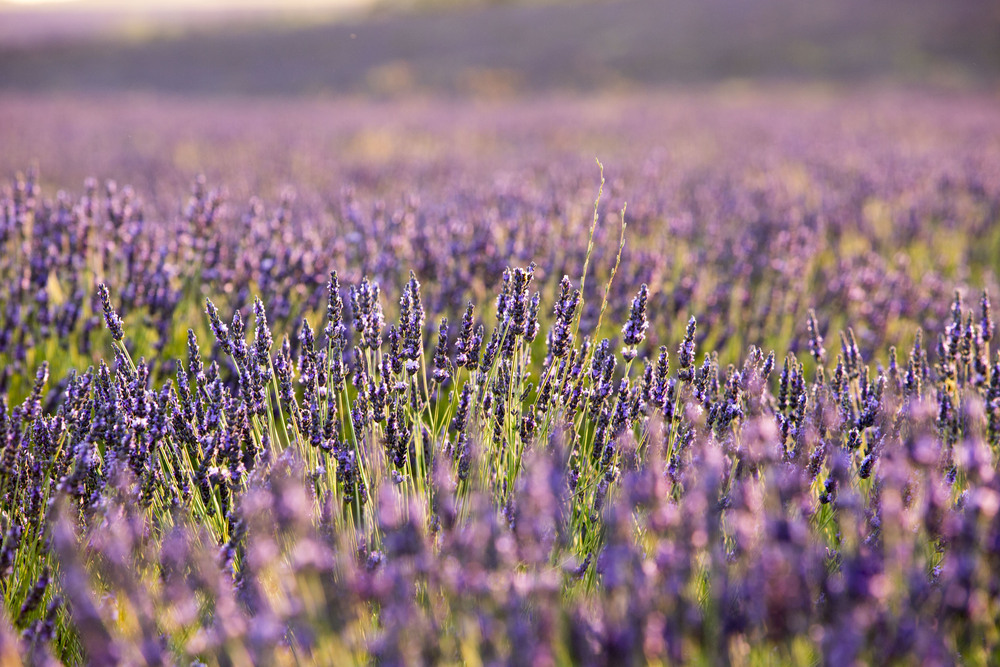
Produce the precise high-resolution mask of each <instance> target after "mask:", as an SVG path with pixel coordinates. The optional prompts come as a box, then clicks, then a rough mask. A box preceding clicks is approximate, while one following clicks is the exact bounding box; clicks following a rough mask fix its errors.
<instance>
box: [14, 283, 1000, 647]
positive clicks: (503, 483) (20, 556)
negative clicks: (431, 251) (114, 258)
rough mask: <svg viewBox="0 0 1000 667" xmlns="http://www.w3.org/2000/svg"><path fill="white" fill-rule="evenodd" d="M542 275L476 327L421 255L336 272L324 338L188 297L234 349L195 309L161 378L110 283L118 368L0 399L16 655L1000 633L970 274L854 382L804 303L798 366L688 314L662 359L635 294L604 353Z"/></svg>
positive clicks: (261, 314)
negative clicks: (364, 272) (437, 305)
mask: <svg viewBox="0 0 1000 667" xmlns="http://www.w3.org/2000/svg"><path fill="white" fill-rule="evenodd" d="M534 272H535V268H534V266H529V267H527V268H515V269H512V270H508V271H506V272H505V273H504V276H503V280H502V286H501V291H500V294H499V295H498V296H497V299H496V302H495V303H496V305H495V312H494V316H493V318H492V320H493V321H494V322H496V324H495V326H492V327H490V328H489V329H487V328H486V327H485V326H484V325H483V324H482V323H481V322H480V319H481V318H480V317H479V316H478V315H477V310H476V308H475V307H474V306H473V305H472V304H470V305H469V306H468V308H467V310H466V314H465V316H464V317H463V318H462V321H461V324H460V326H458V327H455V328H454V329H452V328H451V327H449V325H448V322H447V321H446V320H445V319H441V320H439V321H438V322H437V323H435V324H434V325H433V326H432V323H430V322H428V321H427V317H428V316H427V313H426V311H425V307H424V304H423V298H422V290H421V285H420V283H419V282H418V281H417V280H416V278H415V277H413V276H411V277H410V280H409V281H408V282H407V283H406V284H405V286H404V288H403V290H402V297H401V299H400V302H399V307H398V312H399V315H398V319H397V320H394V321H392V323H391V324H388V325H387V323H386V316H385V314H384V311H383V304H382V296H381V292H380V289H379V287H378V285H377V284H375V283H372V282H370V281H368V280H366V279H365V280H362V281H361V282H360V283H358V284H357V285H355V286H352V287H351V288H350V289H349V290H342V288H341V286H340V283H339V279H338V276H337V275H336V274H335V273H334V274H331V275H330V277H329V282H328V290H327V299H326V316H325V320H324V322H323V326H322V329H321V333H317V332H315V331H314V330H313V328H312V327H311V325H310V324H309V322H308V320H303V322H302V324H301V326H300V327H299V328H298V331H297V332H295V337H296V338H297V340H298V345H297V346H296V350H295V351H293V350H292V347H291V345H290V342H289V339H288V338H287V337H286V338H285V339H284V340H283V341H282V342H281V343H280V344H275V342H274V337H273V335H272V333H271V331H270V329H269V326H268V322H267V314H266V310H265V307H264V304H263V302H261V301H259V300H258V301H257V302H256V303H255V304H254V307H253V320H252V325H251V323H250V322H247V323H244V321H243V318H242V316H241V314H240V312H239V311H236V312H235V314H234V315H233V317H232V320H231V323H229V324H227V323H226V322H224V321H223V319H222V316H221V314H220V312H219V310H218V309H217V308H216V307H215V305H214V304H213V303H212V302H211V301H208V302H207V315H208V317H207V320H208V323H209V326H210V328H211V330H212V332H213V335H214V338H215V342H216V343H217V345H218V347H219V348H220V349H221V351H222V353H223V354H224V355H225V359H226V364H225V366H224V365H220V363H219V362H217V361H207V360H206V359H204V357H203V355H202V352H201V349H200V344H199V341H198V339H197V336H196V335H195V334H194V332H189V334H188V349H187V355H186V358H185V359H183V360H181V361H180V362H179V363H177V365H176V377H175V380H174V382H169V381H168V382H162V383H154V382H151V379H150V371H149V366H148V365H147V364H146V362H145V361H144V360H140V361H139V362H138V363H134V362H133V360H132V357H131V355H130V353H129V350H128V347H127V346H126V344H125V339H126V330H125V328H124V326H123V322H122V320H121V318H120V317H119V315H118V313H117V312H116V308H115V305H114V303H113V301H112V297H111V294H110V292H109V290H108V289H107V288H106V287H105V286H104V285H103V284H102V285H101V286H100V289H99V290H98V294H99V297H100V301H101V304H102V306H101V308H102V315H103V320H104V323H105V324H106V327H107V329H108V333H109V334H110V339H111V342H112V345H113V348H112V349H113V350H114V351H115V357H116V358H115V363H114V364H113V366H114V368H113V370H112V368H110V367H109V366H107V365H105V364H104V363H101V365H100V366H99V367H98V368H97V369H96V370H89V371H87V372H85V373H81V374H71V375H70V376H68V377H67V378H66V380H65V382H64V383H63V386H62V388H61V391H60V392H59V396H58V397H57V398H56V400H55V401H53V407H52V408H50V409H47V408H46V407H45V406H44V405H43V397H44V396H45V395H46V393H45V392H46V384H47V380H48V378H47V367H46V366H45V365H44V364H43V365H42V367H41V369H40V370H39V372H38V374H37V377H36V380H35V384H34V388H33V389H32V391H31V392H30V394H29V395H28V397H27V398H26V399H25V400H24V401H23V402H20V404H18V405H13V406H11V407H12V410H8V409H7V406H6V405H5V406H4V410H3V411H2V414H3V417H4V421H3V435H4V441H5V444H4V448H3V456H2V464H3V466H4V477H3V479H4V483H3V493H4V498H3V501H4V505H3V509H4V526H3V527H4V530H5V536H4V541H3V545H2V549H0V564H2V566H3V573H4V583H5V600H6V602H7V605H6V606H7V610H8V612H9V613H10V619H11V621H12V623H13V624H14V627H16V628H17V629H18V630H20V632H21V638H20V640H19V641H17V642H15V641H11V642H10V643H9V644H8V645H7V646H8V648H7V650H8V651H13V652H14V654H12V655H16V653H17V652H18V651H20V652H22V653H23V654H24V655H25V657H27V659H29V660H32V661H44V660H47V659H49V658H51V656H52V655H53V654H55V655H56V656H58V657H59V658H61V659H64V660H69V661H79V660H87V661H92V662H101V663H104V662H109V661H110V662H114V661H122V660H124V661H126V662H137V661H149V662H172V661H174V660H179V659H183V660H188V659H198V660H209V661H213V662H219V663H220V664H223V663H229V662H241V661H245V660H248V659H249V660H253V661H254V662H258V661H264V662H268V661H276V662H284V661H290V660H293V659H299V660H301V659H305V660H307V661H316V662H326V661H330V660H333V661H362V662H363V661H367V660H369V659H371V658H373V657H374V658H376V659H379V660H385V661H387V662H404V663H409V662H422V661H442V660H448V661H451V660H470V659H473V658H475V659H478V660H485V661H488V662H490V661H500V662H508V661H517V662H531V663H535V662H580V661H584V662H592V661H596V660H604V661H608V662H618V661H621V660H627V661H649V660H658V659H665V660H687V659H692V658H696V657H704V658H707V659H719V658H726V659H738V660H743V659H753V658H754V657H755V656H756V657H758V658H764V657H766V658H768V659H779V660H782V661H787V662H790V663H795V662H799V661H802V660H804V659H812V657H813V656H818V655H822V656H823V657H824V659H827V660H831V661H832V660H839V659H847V660H855V659H862V660H873V661H874V660H877V661H880V662H883V661H891V660H897V659H916V658H917V657H919V658H920V659H921V660H923V661H931V662H940V663H942V664H944V663H948V662H951V661H954V660H958V659H962V660H968V661H971V662H987V661H989V660H990V659H991V656H995V655H996V653H995V651H997V650H998V647H1000V643H998V642H1000V637H998V636H997V632H996V627H997V620H998V612H1000V607H998V590H997V586H998V579H997V577H996V575H995V571H996V566H997V565H998V564H997V563H996V562H995V559H996V554H997V553H1000V552H998V550H997V547H1000V531H998V529H997V526H998V525H1000V524H998V521H997V518H998V512H1000V488H998V487H1000V479H998V478H997V476H996V475H995V470H996V453H997V449H998V447H1000V361H997V363H996V364H995V365H991V363H990V362H991V359H990V342H991V340H992V337H993V334H994V325H993V322H992V315H991V309H990V304H989V300H988V298H987V296H986V294H985V293H984V294H983V296H982V299H981V300H979V302H978V303H976V304H975V308H974V309H972V308H966V307H965V305H964V304H963V302H962V300H961V298H960V297H957V296H956V298H955V300H954V301H953V303H952V304H951V305H950V315H949V319H948V321H947V324H946V326H945V328H944V331H943V332H942V334H941V336H940V338H939V340H938V342H937V345H936V349H937V354H936V355H933V356H932V355H928V353H927V352H926V351H925V350H924V347H923V345H922V342H921V338H920V337H919V336H918V338H917V342H916V343H915V344H914V346H913V349H912V350H911V351H910V352H909V354H908V355H907V356H906V358H905V359H900V358H897V355H896V352H895V350H894V349H893V350H891V351H890V357H889V365H888V367H887V368H885V369H879V370H877V371H876V372H875V373H874V374H873V372H872V370H871V368H870V367H869V366H868V365H867V364H866V363H865V360H864V358H863V355H862V353H861V351H860V350H859V347H858V344H857V341H856V339H855V337H854V335H853V333H851V332H849V333H848V334H847V335H845V336H842V338H841V345H840V354H839V355H838V356H837V359H836V363H835V365H833V364H831V361H830V360H828V359H827V351H826V349H825V345H824V340H823V337H822V335H821V332H820V328H819V325H818V323H817V322H816V320H815V318H813V317H810V318H809V320H808V322H807V324H808V326H807V330H808V332H809V334H808V338H807V340H808V349H809V352H810V354H811V356H812V360H813V366H814V370H813V371H811V372H810V371H807V370H806V368H805V366H804V365H803V364H802V363H801V362H800V361H798V360H797V359H796V358H795V356H794V355H789V356H786V357H783V359H784V360H783V361H782V362H781V363H780V364H778V365H779V366H780V370H779V369H778V368H776V367H775V366H776V362H775V356H774V354H773V353H772V354H769V355H766V356H765V355H764V354H763V353H762V352H761V351H760V350H759V349H757V348H751V350H750V352H749V354H748V356H747V358H746V359H745V361H744V362H743V364H742V365H741V366H739V367H737V366H733V365H730V366H729V367H728V368H725V369H722V368H720V367H719V363H718V360H717V359H718V356H717V354H715V353H714V352H712V351H708V352H707V353H699V350H698V344H697V336H696V333H697V328H696V323H695V321H694V319H693V318H692V319H691V320H690V321H689V323H688V326H687V329H686V332H685V334H684V337H683V340H681V341H680V343H679V347H678V348H677V350H676V354H674V355H671V354H670V352H669V351H668V350H667V348H661V349H660V350H659V351H658V352H654V354H653V355H652V356H647V354H646V353H645V347H644V343H645V342H646V333H647V328H648V326H649V320H648V318H649V316H650V310H649V298H648V295H649V291H648V288H647V287H646V286H645V285H643V286H642V287H641V289H640V290H639V291H638V293H637V294H636V295H635V297H634V298H633V299H631V301H630V306H629V309H628V313H629V314H628V317H627V318H626V319H625V321H624V322H623V323H622V325H621V328H620V339H621V345H620V346H618V345H613V344H612V343H611V342H610V341H609V340H608V339H603V340H601V341H596V340H594V339H593V338H592V337H590V336H585V335H582V334H581V331H580V320H581V313H582V308H581V306H582V303H581V301H582V296H581V291H580V290H579V289H576V288H575V287H574V285H573V283H572V281H570V280H569V279H568V278H564V279H563V281H562V282H561V284H560V286H559V291H558V294H557V295H555V298H554V299H551V297H550V299H551V300H550V299H546V301H547V302H548V304H549V305H548V306H547V307H546V308H545V311H550V310H551V312H552V316H551V317H548V318H544V319H547V320H548V322H547V325H546V327H545V329H544V331H545V333H544V335H543V333H542V332H543V323H542V322H541V321H540V317H544V313H543V310H542V308H541V305H540V304H541V302H542V298H541V295H540V293H539V292H536V291H534V290H533V279H534ZM586 277H587V274H586V273H584V274H583V278H582V279H581V282H584V281H585V280H586ZM604 287H605V289H604V298H605V300H606V299H608V298H610V294H611V293H612V291H611V289H610V288H609V287H608V285H605V286H604ZM345 294H346V295H348V297H349V298H348V302H349V306H348V304H345V299H344V296H345ZM605 306H606V302H604V303H601V304H600V308H599V312H601V313H604V312H605V311H606V308H605ZM348 312H350V313H352V314H353V316H352V318H351V320H352V322H353V323H352V325H351V326H350V327H348V324H347V321H346V319H345V315H346V313H348ZM227 320H228V318H227ZM248 329H252V331H253V335H252V337H248V335H247V331H248ZM428 329H431V330H436V332H437V333H436V335H434V336H427V335H426V332H427V330H428ZM348 351H350V353H348ZM672 358H674V361H673V363H672V362H671V359H672ZM699 359H700V361H699ZM772 376H774V377H772ZM77 535H80V536H81V537H82V538H83V542H82V550H81V546H80V545H81V542H79V541H78V540H79V539H80V538H78V537H77ZM415 629H419V631H414V630H415ZM9 636H10V633H9V632H8V637H9Z"/></svg>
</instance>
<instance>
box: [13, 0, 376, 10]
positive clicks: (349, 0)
mask: <svg viewBox="0 0 1000 667" xmlns="http://www.w3.org/2000/svg"><path fill="white" fill-rule="evenodd" d="M374 2H375V0H0V7H3V6H4V5H7V6H17V7H21V8H24V7H40V8H42V7H58V6H64V7H73V8H74V9H89V8H93V9H109V8H121V9H129V10H145V9H180V8H183V9H208V10H218V9H286V8H292V7H296V8H313V9H326V8H329V9H348V8H352V7H361V6H365V5H371V4H374Z"/></svg>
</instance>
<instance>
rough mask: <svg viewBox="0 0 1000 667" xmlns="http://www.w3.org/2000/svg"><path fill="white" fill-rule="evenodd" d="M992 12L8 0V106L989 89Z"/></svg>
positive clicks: (0, 70) (875, 7)
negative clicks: (97, 100) (707, 89)
mask: <svg viewBox="0 0 1000 667" xmlns="http://www.w3.org/2000/svg"><path fill="white" fill-rule="evenodd" d="M998 76H1000V2H997V1H996V0H949V1H948V2H942V1H940V0H839V1H838V2H801V1H800V0H588V1H585V0H575V1H572V2H569V1H563V2H559V1H556V0H548V1H545V0H535V1H533V2H528V1H526V0H286V1H283V2H268V1H267V0H176V1H169V0H158V1H157V0H153V1H146V2H131V1H129V0H63V1H51V0H49V1H39V0H18V1H16V2H15V1H12V0H2V1H0V92H3V91H33V92H42V91H44V92H53V91H55V92H70V91H86V92H89V93H101V92H111V91H130V92H157V93H160V92H166V93H171V94H180V95H212V96H218V95H255V96H260V95H264V96H270V95H273V96H285V95H309V96H321V97H322V96H343V95H375V96H398V95H414V94H417V95H423V94H434V95H438V94H448V95H462V96H474V97H482V96H489V97H497V96H512V95H517V94H522V93H533V92H548V91H584V92H591V93H592V92H595V91H614V92H618V91H622V90H634V89H638V88H648V87H660V88H662V87H665V86H674V85H678V84H692V83H696V84H705V83H708V84H715V83H719V82H724V83H732V82H734V81H747V80H752V81H761V80H767V81H780V82H789V81H790V82H800V81H810V82H816V81H822V82H833V83H838V84H842V83H850V84H854V83H857V82H865V83H871V82H875V83H877V84H879V85H881V84H884V83H896V84H901V85H906V86H910V85H921V86H924V85H931V86H934V87H938V88H942V87H943V88H948V89H954V88H975V89H980V90H981V89H983V88H985V89H988V90H995V89H996V83H997V81H998Z"/></svg>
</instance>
